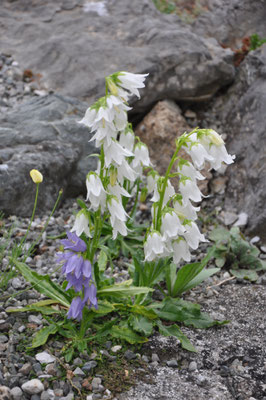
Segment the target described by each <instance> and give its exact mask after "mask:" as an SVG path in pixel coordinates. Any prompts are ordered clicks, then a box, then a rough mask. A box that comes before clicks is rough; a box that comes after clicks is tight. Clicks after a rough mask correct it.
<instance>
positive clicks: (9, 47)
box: [0, 0, 235, 108]
mask: <svg viewBox="0 0 266 400" xmlns="http://www.w3.org/2000/svg"><path fill="white" fill-rule="evenodd" d="M2 3H3V4H1V16H0V47H1V48H2V49H3V51H5V52H7V53H11V54H14V56H15V58H16V59H17V61H18V62H19V63H20V64H21V65H23V66H24V68H25V69H26V68H27V69H31V70H32V71H33V72H34V73H38V74H41V75H42V77H43V82H44V85H46V86H48V87H49V88H52V89H54V90H55V91H57V92H59V93H62V94H65V95H71V96H75V97H79V98H83V99H86V100H88V101H89V102H92V101H94V100H95V99H96V98H97V97H98V96H99V95H100V94H102V93H104V86H103V77H105V76H106V75H108V74H110V73H113V72H115V71H117V70H129V71H131V72H149V73H150V78H149V83H148V86H147V88H146V89H145V92H144V93H143V99H142V101H141V103H138V107H140V106H141V105H142V107H144V108H147V107H148V106H150V105H151V104H153V103H154V102H156V101H158V100H160V99H163V98H169V99H174V100H188V99H193V101H197V100H202V99H207V98H209V97H211V96H212V95H213V94H214V93H215V92H217V90H218V89H220V88H221V87H223V86H224V85H227V84H229V83H230V82H232V80H233V78H234V74H235V69H234V66H233V64H232V54H233V53H232V51H231V50H230V49H223V48H222V47H221V46H219V45H218V44H217V43H213V41H212V40H207V39H204V38H201V37H199V36H198V35H197V34H194V33H193V31H191V29H190V27H189V26H188V27H187V26H186V25H185V24H184V23H182V22H181V21H180V19H179V17H177V16H175V15H163V14H161V13H160V12H159V11H157V10H156V8H155V6H154V4H153V2H152V1H150V0H144V1H141V2H140V1H139V0H109V1H108V2H101V3H103V5H104V7H103V6H102V8H101V9H100V7H99V8H98V9H97V8H96V7H94V11H89V10H92V7H91V6H89V4H90V2H88V1H82V0H81V1H78V0H71V1H68V2H67V3H66V2H65V1H62V0H59V1H56V2H54V1H53V0H48V1H46V2H45V5H44V4H43V1H42V0H36V1H35V2H32V1H29V0H20V1H19V4H18V2H17V1H14V2H10V1H8V0H3V1H2ZM66 4H67V7H66ZM7 32H8V35H7ZM29 43H30V45H29Z"/></svg>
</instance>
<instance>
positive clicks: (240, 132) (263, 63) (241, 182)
mask: <svg viewBox="0 0 266 400" xmlns="http://www.w3.org/2000/svg"><path fill="white" fill-rule="evenodd" d="M214 108H216V110H217V109H219V113H220V116H221V119H222V121H223V125H224V128H225V129H226V130H227V132H228V133H229V135H230V141H229V150H230V152H231V153H235V154H236V162H235V164H233V165H231V166H230V168H228V174H229V182H228V190H227V197H226V199H227V200H226V205H227V207H228V208H234V209H236V210H238V211H244V212H246V213H247V214H248V215H249V225H248V229H249V230H250V232H253V233H256V234H258V235H259V236H261V238H263V239H264V240H266V229H265V226H266V208H265V204H266V179H265V166H266V137H265V131H266V121H265V111H266V45H264V46H262V47H261V48H259V49H258V50H256V51H252V52H250V53H249V55H248V56H247V57H246V59H245V61H244V62H243V63H242V64H241V67H240V70H239V74H238V76H237V79H236V81H235V83H234V84H233V85H232V87H231V88H230V89H229V90H228V92H227V93H226V95H225V96H224V97H223V98H220V99H218V100H217V104H216V105H215V107H214Z"/></svg>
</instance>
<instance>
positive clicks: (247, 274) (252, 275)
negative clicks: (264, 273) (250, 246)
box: [230, 269, 258, 282]
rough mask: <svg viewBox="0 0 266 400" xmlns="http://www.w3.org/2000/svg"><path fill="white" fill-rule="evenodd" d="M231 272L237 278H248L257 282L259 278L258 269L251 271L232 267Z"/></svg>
mask: <svg viewBox="0 0 266 400" xmlns="http://www.w3.org/2000/svg"><path fill="white" fill-rule="evenodd" d="M230 272H231V274H232V275H234V276H235V277H236V278H240V279H247V280H249V281H251V282H255V281H256V280H257V279H258V274H257V273H256V271H250V270H248V269H230Z"/></svg>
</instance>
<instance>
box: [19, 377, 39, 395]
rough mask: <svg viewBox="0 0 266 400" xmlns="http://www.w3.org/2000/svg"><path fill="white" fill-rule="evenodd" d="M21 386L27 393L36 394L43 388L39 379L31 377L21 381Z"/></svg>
mask: <svg viewBox="0 0 266 400" xmlns="http://www.w3.org/2000/svg"><path fill="white" fill-rule="evenodd" d="M21 388H22V390H23V391H24V392H26V393H28V394H38V393H41V392H43V390H44V386H43V384H42V382H41V381H40V380H39V379H31V380H30V381H28V382H25V383H23V385H22V386H21Z"/></svg>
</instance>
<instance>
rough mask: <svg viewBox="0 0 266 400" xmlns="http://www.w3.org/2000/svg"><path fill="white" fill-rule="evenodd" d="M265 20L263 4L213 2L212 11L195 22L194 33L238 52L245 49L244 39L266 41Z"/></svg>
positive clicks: (234, 0)
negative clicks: (253, 35)
mask: <svg viewBox="0 0 266 400" xmlns="http://www.w3.org/2000/svg"><path fill="white" fill-rule="evenodd" d="M265 19H266V8H265V2H264V1H263V0H252V2H251V1H250V0H241V1H239V0H212V1H209V2H208V11H207V12H205V13H204V14H202V15H201V16H200V17H199V18H198V19H197V20H196V21H195V22H194V24H193V30H194V31H195V32H197V33H198V34H199V35H202V36H210V37H214V38H216V39H217V41H218V42H219V43H222V44H223V45H227V46H232V47H233V48H236V47H238V46H239V47H241V45H242V42H241V39H242V38H244V37H246V36H249V35H251V34H253V33H258V34H259V35H260V36H262V37H265V36H266V26H265Z"/></svg>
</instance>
